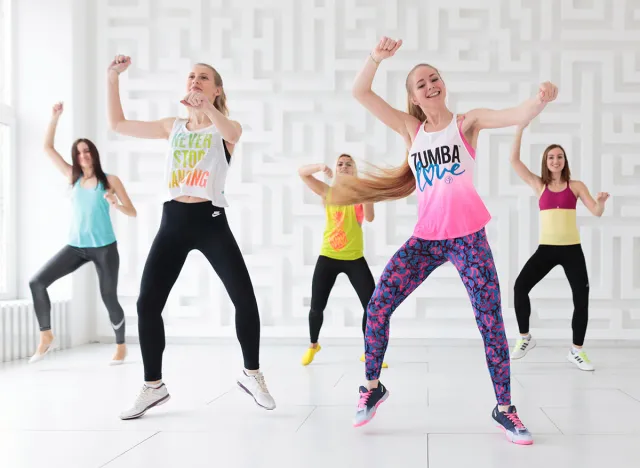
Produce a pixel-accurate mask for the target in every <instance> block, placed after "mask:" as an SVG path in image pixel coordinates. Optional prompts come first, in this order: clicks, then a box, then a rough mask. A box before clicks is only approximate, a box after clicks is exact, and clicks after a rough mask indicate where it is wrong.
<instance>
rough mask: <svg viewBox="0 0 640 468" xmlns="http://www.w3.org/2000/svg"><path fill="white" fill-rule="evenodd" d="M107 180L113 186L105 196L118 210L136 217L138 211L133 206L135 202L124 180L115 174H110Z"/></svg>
mask: <svg viewBox="0 0 640 468" xmlns="http://www.w3.org/2000/svg"><path fill="white" fill-rule="evenodd" d="M107 180H108V181H109V186H110V187H111V188H110V190H109V191H108V192H107V193H106V194H105V196H104V197H105V198H106V199H107V201H108V202H109V203H110V204H111V206H113V207H114V208H115V209H116V210H118V211H120V212H121V213H124V214H126V215H127V216H132V217H134V218H135V217H136V216H137V214H138V212H137V211H136V208H135V207H134V206H133V202H132V201H131V199H130V198H129V195H128V194H127V191H126V190H125V188H124V185H123V184H122V181H121V180H120V179H119V178H118V177H117V176H114V175H108V176H107Z"/></svg>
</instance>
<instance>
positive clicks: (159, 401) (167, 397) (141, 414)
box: [120, 393, 171, 421]
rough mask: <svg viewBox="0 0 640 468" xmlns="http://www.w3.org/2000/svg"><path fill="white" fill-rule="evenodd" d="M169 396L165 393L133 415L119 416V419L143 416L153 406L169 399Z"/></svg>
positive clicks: (125, 419)
mask: <svg viewBox="0 0 640 468" xmlns="http://www.w3.org/2000/svg"><path fill="white" fill-rule="evenodd" d="M170 398H171V395H170V394H168V393H167V396H165V397H163V398H161V399H159V400H158V401H154V402H153V403H151V404H150V405H149V406H147V407H146V408H145V409H144V410H142V411H141V412H140V413H137V414H134V415H133V416H126V417H122V416H120V419H122V420H123V421H128V420H129V419H137V418H139V417H140V416H143V415H144V414H145V413H146V412H147V411H149V410H150V409H151V408H153V407H155V406H160V405H164V404H165V403H166V402H167V401H169V399H170Z"/></svg>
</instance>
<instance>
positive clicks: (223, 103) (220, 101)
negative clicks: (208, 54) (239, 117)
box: [196, 63, 229, 116]
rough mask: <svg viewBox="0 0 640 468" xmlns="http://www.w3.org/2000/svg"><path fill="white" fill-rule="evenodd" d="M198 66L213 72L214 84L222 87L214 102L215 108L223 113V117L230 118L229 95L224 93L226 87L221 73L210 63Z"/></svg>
mask: <svg viewBox="0 0 640 468" xmlns="http://www.w3.org/2000/svg"><path fill="white" fill-rule="evenodd" d="M196 65H199V66H201V67H207V68H208V69H209V70H211V73H213V82H214V83H215V85H216V86H219V87H220V94H219V95H218V96H216V98H215V99H214V100H213V107H215V108H216V109H218V110H219V111H220V112H221V113H222V115H224V116H228V115H229V109H228V108H227V95H226V94H225V92H224V87H223V85H222V77H221V76H220V73H218V70H216V69H215V68H213V67H212V66H211V65H209V64H208V63H196Z"/></svg>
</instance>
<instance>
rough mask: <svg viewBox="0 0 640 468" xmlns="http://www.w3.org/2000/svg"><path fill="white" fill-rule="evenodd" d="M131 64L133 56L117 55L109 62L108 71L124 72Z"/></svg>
mask: <svg viewBox="0 0 640 468" xmlns="http://www.w3.org/2000/svg"><path fill="white" fill-rule="evenodd" d="M129 65H131V57H129V56H128V55H116V56H115V58H114V59H113V60H112V61H111V63H110V64H109V68H108V69H107V71H108V72H109V73H111V72H112V71H114V72H116V73H117V74H118V75H119V74H120V73H122V72H124V71H125V70H126V69H127V68H129Z"/></svg>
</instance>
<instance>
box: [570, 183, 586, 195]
mask: <svg viewBox="0 0 640 468" xmlns="http://www.w3.org/2000/svg"><path fill="white" fill-rule="evenodd" d="M586 187H587V186H586V185H585V184H584V182H582V181H581V180H573V179H572V180H570V181H569V188H570V189H571V191H572V192H573V193H574V194H575V195H576V196H578V195H580V193H581V192H582V191H583V190H584V189H585V188H586Z"/></svg>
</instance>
